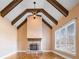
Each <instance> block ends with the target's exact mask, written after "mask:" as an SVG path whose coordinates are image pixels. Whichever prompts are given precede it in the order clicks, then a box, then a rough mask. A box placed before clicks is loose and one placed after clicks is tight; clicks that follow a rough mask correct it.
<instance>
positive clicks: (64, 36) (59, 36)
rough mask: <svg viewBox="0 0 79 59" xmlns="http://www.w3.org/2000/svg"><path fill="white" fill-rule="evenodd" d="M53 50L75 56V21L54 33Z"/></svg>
mask: <svg viewBox="0 0 79 59" xmlns="http://www.w3.org/2000/svg"><path fill="white" fill-rule="evenodd" d="M55 49H56V50H60V51H63V52H66V53H69V54H74V55H75V54H76V22H75V20H73V21H70V22H69V23H68V24H66V25H65V26H63V27H62V28H60V29H58V30H56V31H55Z"/></svg>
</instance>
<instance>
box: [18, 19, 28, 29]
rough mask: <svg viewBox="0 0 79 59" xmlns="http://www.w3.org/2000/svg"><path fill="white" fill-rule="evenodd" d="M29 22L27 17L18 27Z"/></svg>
mask: <svg viewBox="0 0 79 59" xmlns="http://www.w3.org/2000/svg"><path fill="white" fill-rule="evenodd" d="M26 22H27V19H25V20H24V21H23V22H22V23H21V24H20V25H19V26H18V27H17V29H19V28H20V27H21V26H22V25H24V24H25V23H26Z"/></svg>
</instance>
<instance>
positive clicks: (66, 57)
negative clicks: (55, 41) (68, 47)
mask: <svg viewBox="0 0 79 59" xmlns="http://www.w3.org/2000/svg"><path fill="white" fill-rule="evenodd" d="M52 53H55V54H57V55H59V56H61V57H64V58H65V59H72V58H70V57H68V56H65V55H63V54H60V53H58V52H56V51H52Z"/></svg>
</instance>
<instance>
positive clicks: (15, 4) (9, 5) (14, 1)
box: [1, 0, 23, 17]
mask: <svg viewBox="0 0 79 59" xmlns="http://www.w3.org/2000/svg"><path fill="white" fill-rule="evenodd" d="M22 1H23V0H13V1H12V2H11V3H10V4H8V5H7V6H6V7H5V8H4V9H3V10H2V11H1V16H2V17H4V16H5V15H7V14H8V13H9V12H10V11H11V10H12V9H13V8H14V7H16V6H17V5H18V4H19V3H20V2H22Z"/></svg>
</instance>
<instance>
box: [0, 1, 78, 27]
mask: <svg viewBox="0 0 79 59" xmlns="http://www.w3.org/2000/svg"><path fill="white" fill-rule="evenodd" d="M12 1H13V0H0V11H1V10H2V9H4V8H5V6H6V5H8V4H9V3H10V2H12ZM34 1H36V8H43V9H44V10H46V11H47V12H48V13H49V14H50V15H51V16H52V17H54V18H55V19H56V20H59V19H60V18H61V17H62V16H63V15H62V13H60V12H59V11H58V10H57V9H56V8H55V7H53V6H52V5H51V4H50V3H48V2H47V1H46V0H23V1H22V2H21V3H20V4H19V5H17V6H16V7H15V8H14V9H13V10H11V11H10V12H9V13H8V14H7V15H6V16H5V17H4V18H6V19H8V20H9V21H11V22H12V21H13V20H14V19H15V18H16V17H17V16H18V15H19V14H21V13H22V12H23V11H24V10H25V9H27V8H34V5H33V2H34ZM57 1H58V2H59V3H60V4H61V5H63V6H64V7H65V8H66V9H67V10H71V9H72V8H73V7H74V6H76V5H77V3H79V0H57ZM40 14H41V15H42V16H43V18H44V19H45V20H46V21H47V22H48V23H49V24H50V25H52V24H53V22H52V21H50V20H49V19H48V18H47V17H46V16H45V15H44V14H43V13H40ZM28 15H30V13H29V14H26V15H25V16H23V17H22V18H21V19H20V20H19V21H18V22H17V23H16V24H15V26H16V27H17V26H19V25H20V23H22V22H23V21H24V20H25V18H26V17H27V16H28Z"/></svg>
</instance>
